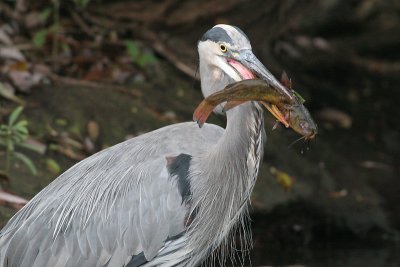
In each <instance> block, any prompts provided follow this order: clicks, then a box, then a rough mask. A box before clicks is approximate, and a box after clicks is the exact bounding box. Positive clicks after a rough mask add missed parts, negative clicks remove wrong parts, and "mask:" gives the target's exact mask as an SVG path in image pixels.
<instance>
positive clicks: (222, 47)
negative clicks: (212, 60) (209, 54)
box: [219, 44, 228, 53]
mask: <svg viewBox="0 0 400 267" xmlns="http://www.w3.org/2000/svg"><path fill="white" fill-rule="evenodd" d="M219 49H221V51H222V52H224V53H225V52H226V51H228V48H227V47H226V45H223V44H220V45H219Z"/></svg>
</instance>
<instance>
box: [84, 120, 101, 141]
mask: <svg viewBox="0 0 400 267" xmlns="http://www.w3.org/2000/svg"><path fill="white" fill-rule="evenodd" d="M87 131H88V135H89V138H90V140H92V141H94V142H95V141H96V140H97V138H99V135H100V127H99V124H98V123H97V122H95V121H93V120H91V121H89V122H88V124H87Z"/></svg>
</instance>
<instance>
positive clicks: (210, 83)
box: [198, 24, 291, 112]
mask: <svg viewBox="0 0 400 267" xmlns="http://www.w3.org/2000/svg"><path fill="white" fill-rule="evenodd" d="M198 50H199V59H200V60H199V61H200V68H199V70H200V80H201V89H202V92H203V95H204V96H205V97H207V96H209V95H211V94H212V93H215V92H216V91H218V90H222V89H224V88H225V87H226V86H227V85H228V84H230V83H233V82H237V81H241V80H245V79H253V78H256V77H258V78H260V79H263V80H265V81H267V82H268V83H269V84H270V85H271V86H274V87H276V88H277V89H278V90H279V91H282V92H283V93H284V94H287V95H288V96H291V94H290V92H289V91H288V90H287V89H286V88H285V87H284V86H283V85H281V84H280V83H279V81H278V80H277V79H276V78H275V77H274V76H273V75H272V74H271V73H270V72H269V71H268V70H267V68H266V67H265V66H264V65H263V64H262V63H261V62H260V61H259V60H258V58H257V57H256V56H255V55H254V54H253V52H252V48H251V44H250V40H249V38H248V37H247V36H246V34H245V33H244V32H243V31H242V30H240V29H239V28H237V27H235V26H230V25H225V24H219V25H216V26H214V27H213V28H211V29H210V30H208V31H207V32H206V33H205V34H204V35H203V37H202V38H201V39H200V41H199V43H198ZM220 108H221V109H222V107H220ZM215 111H216V112H218V111H219V110H215Z"/></svg>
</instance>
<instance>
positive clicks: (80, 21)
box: [69, 9, 96, 37]
mask: <svg viewBox="0 0 400 267" xmlns="http://www.w3.org/2000/svg"><path fill="white" fill-rule="evenodd" d="M69 12H70V14H71V16H72V19H73V20H74V21H75V22H76V24H78V26H79V27H81V29H82V30H83V31H84V32H85V33H86V34H87V35H89V36H92V37H96V34H95V33H94V32H93V30H92V29H91V28H90V27H89V25H87V24H86V22H85V21H84V20H83V19H82V18H81V17H80V16H79V14H78V13H77V12H75V11H74V10H72V9H70V10H69Z"/></svg>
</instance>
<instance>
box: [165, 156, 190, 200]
mask: <svg viewBox="0 0 400 267" xmlns="http://www.w3.org/2000/svg"><path fill="white" fill-rule="evenodd" d="M191 160H192V156H190V155H188V154H179V155H178V156H176V157H174V158H170V157H167V168H168V172H169V173H170V175H171V176H176V177H177V179H178V181H177V182H178V189H179V193H180V194H181V196H182V203H183V202H184V201H188V200H189V199H190V197H191V195H192V192H191V189H190V180H189V167H190V161H191Z"/></svg>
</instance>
